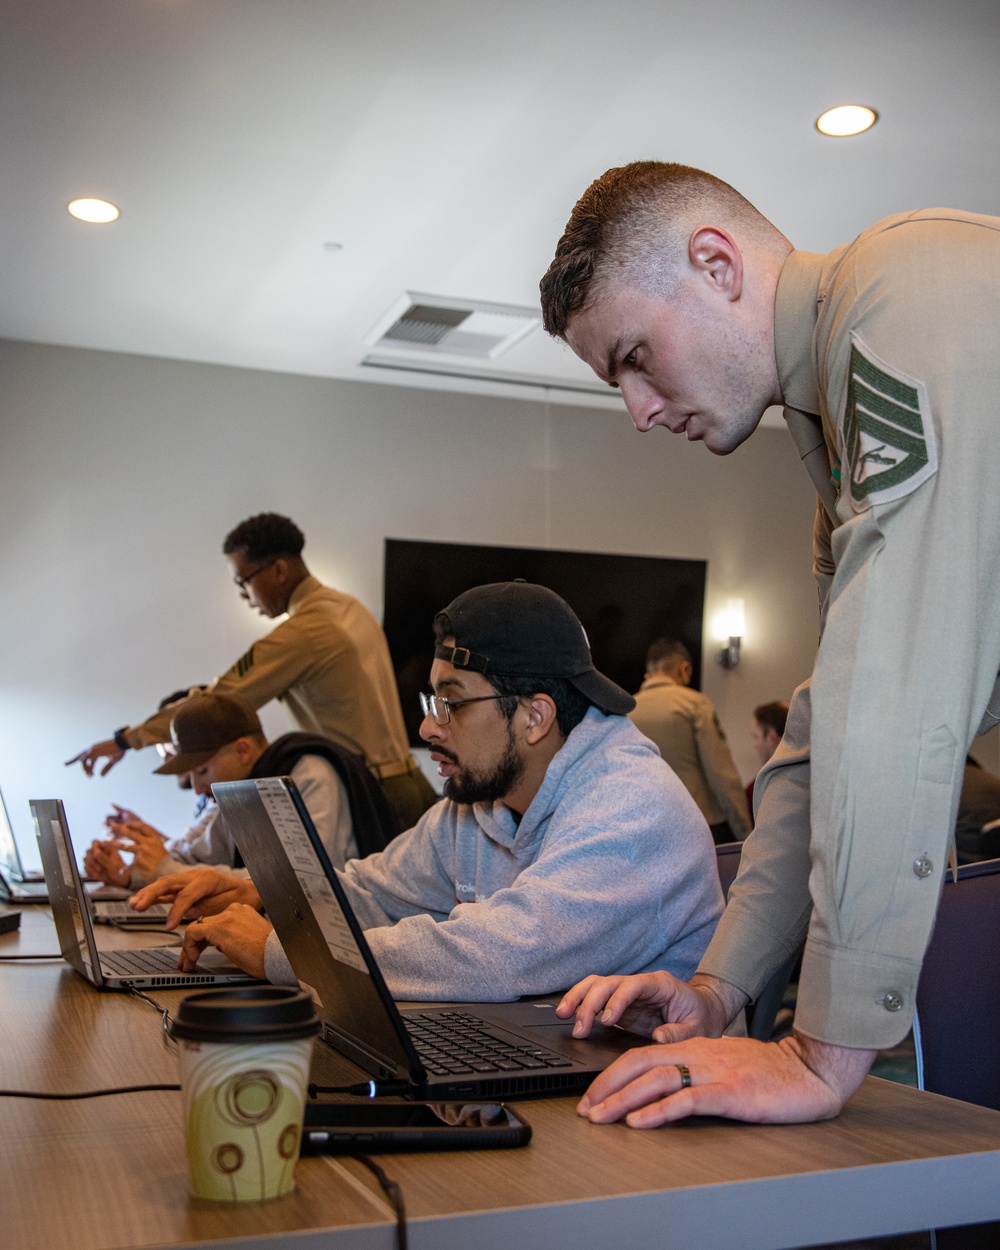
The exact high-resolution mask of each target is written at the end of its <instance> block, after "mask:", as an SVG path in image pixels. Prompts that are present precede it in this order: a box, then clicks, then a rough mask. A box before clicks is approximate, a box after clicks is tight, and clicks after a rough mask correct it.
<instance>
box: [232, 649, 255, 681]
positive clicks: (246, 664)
mask: <svg viewBox="0 0 1000 1250" xmlns="http://www.w3.org/2000/svg"><path fill="white" fill-rule="evenodd" d="M252 668H253V647H251V648H250V650H249V651H248V652H247V653H246V654H245V655H241V656H240V658H239V659H238V660H237V661H236V663H235V664H234V665H233V672H234V673H235V674H236V676H237V677H245V676H246V675H247V673H249V672H250V670H251V669H252Z"/></svg>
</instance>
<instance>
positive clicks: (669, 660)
mask: <svg viewBox="0 0 1000 1250" xmlns="http://www.w3.org/2000/svg"><path fill="white" fill-rule="evenodd" d="M681 660H686V661H687V663H688V664H691V663H693V661H692V659H691V652H690V651H689V650H688V649H687V647H685V645H684V644H683V642H681V640H680V639H679V638H657V640H656V642H654V643H653V644H652V645H651V646H650V648H649V650H648V651H647V652H646V672H647V673H655V672H658V671H659V672H663V671H665V670H666V669H668V668H673V667H674V666H675V665H676V664H679V663H680V662H681Z"/></svg>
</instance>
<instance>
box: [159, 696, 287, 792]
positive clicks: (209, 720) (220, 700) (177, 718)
mask: <svg viewBox="0 0 1000 1250" xmlns="http://www.w3.org/2000/svg"><path fill="white" fill-rule="evenodd" d="M263 732H264V731H263V729H262V728H261V723H260V718H259V717H258V716H257V713H256V712H255V711H254V710H253V708H252V707H251V706H250V705H249V703H244V702H243V700H242V699H239V698H237V697H236V696H235V695H232V694H212V693H209V694H196V695H192V697H191V698H190V699H188V700H186V702H184V703H182V704H181V705H180V707H178V709H177V711H176V712H175V713H174V719H173V720H172V721H171V722H170V741H171V742H172V743H173V747H174V750H175V751H176V752H177V754H176V755H172V756H170V757H168V759H167V760H166V761H165V762H164V763H163V764H161V765H160V767H159V768H154V769H153V771H154V772H156V773H167V774H168V775H172V776H176V775H177V774H178V773H189V772H190V771H191V769H192V768H198V767H199V766H200V765H202V764H204V763H206V762H207V761H208V760H210V759H211V758H212V756H213V755H214V754H215V753H216V751H219V750H221V749H222V748H223V747H226V746H229V744H230V742H235V741H236V739H237V738H252V737H254V736H255V735H256V734H260V733H263Z"/></svg>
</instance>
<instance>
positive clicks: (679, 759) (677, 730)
mask: <svg viewBox="0 0 1000 1250" xmlns="http://www.w3.org/2000/svg"><path fill="white" fill-rule="evenodd" d="M629 715H630V716H631V718H632V720H633V721H635V723H636V725H637V726H638V727H639V729H640V730H642V732H643V733H644V734H645V735H646V737H647V738H650V739H652V741H653V742H655V743H656V745H657V746H658V747H659V748H660V754H661V755H662V756H663V758H664V759H665V760H666V762H667V763H668V764H669V765H670V767H671V768H672V769H673V770H674V772H675V773H676V774H677V776H678V777H680V779H681V781H682V782H683V783H684V786H685V788H686V789H687V791H688V793H689V794H690V795H691V797H692V798H693V799H694V801H695V802H696V803H697V804H698V807H699V809H700V810H701V814H702V815H703V816H704V817H705V820H706V821H707V822H708V824H709V825H718V824H721V823H722V821H724V820H725V821H728V822H729V828H730V829H731V830H732V832H733V837H734V838H745V837H746V836H747V834H748V833H749V832H750V813H749V811H748V810H747V798H746V793H745V791H744V789H743V783H742V782H741V781H740V779H739V775H738V774H737V772H736V766H735V765H734V764H733V757H732V756H731V755H730V754H729V747H728V746H727V745H726V736H725V734H724V733H723V732H722V726H721V725H720V724H719V718H718V717H717V716H716V715H715V709H714V708H713V707H712V703H711V700H710V699H708V698H706V697H705V695H703V694H700V693H699V692H698V691H697V690H691V689H690V688H689V687H688V686H682V685H680V684H678V683H677V682H676V681H674V679H673V678H672V677H668V676H667V675H666V674H665V673H656V674H654V675H653V676H652V677H647V678H646V680H645V681H644V682H643V683H642V687H641V688H640V690H639V693H638V694H637V695H636V696H635V709H634V710H633V711H632V712H630V713H629Z"/></svg>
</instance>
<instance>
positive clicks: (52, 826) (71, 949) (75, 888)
mask: <svg viewBox="0 0 1000 1250" xmlns="http://www.w3.org/2000/svg"><path fill="white" fill-rule="evenodd" d="M30 807H31V815H32V817H33V818H34V821H35V829H36V831H37V833H38V849H39V850H40V851H41V853H42V867H43V868H44V869H45V882H46V884H47V886H48V890H49V902H50V903H51V904H52V918H53V920H54V921H55V922H56V931H57V933H58V934H59V948H60V950H61V951H62V954H63V958H64V959H65V960H66V961H67V962H68V963H71V964H72V965H73V967H74V968H76V969H77V971H78V972H81V973H82V974H83V975H84V976H85V977H86V978H87V979H88V980H89V981H92V982H93V983H94V984H95V985H100V984H101V983H102V976H101V971H100V967H99V965H98V962H97V946H96V944H95V942H94V931H93V928H92V927H91V924H90V913H89V912H88V911H87V897H86V895H85V893H84V889H83V882H82V881H81V879H80V870H79V869H78V868H77V866H76V858H75V856H74V854H73V842H72V840H71V838H70V834H69V825H68V823H67V821H66V811H65V809H64V807H63V805H62V800H61V799H32V800H31V802H30Z"/></svg>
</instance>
